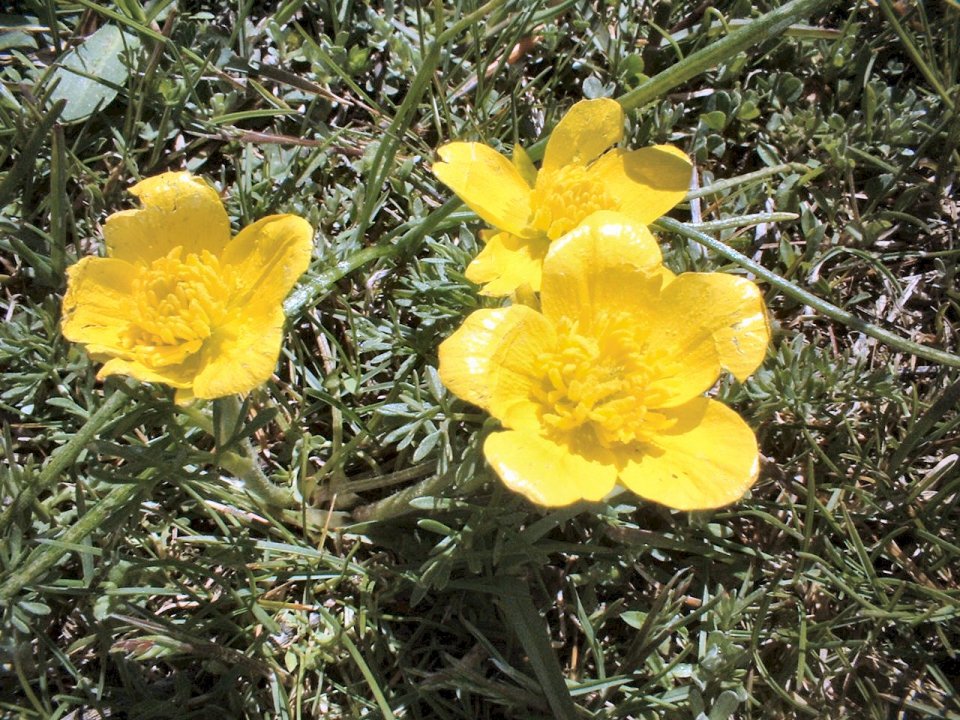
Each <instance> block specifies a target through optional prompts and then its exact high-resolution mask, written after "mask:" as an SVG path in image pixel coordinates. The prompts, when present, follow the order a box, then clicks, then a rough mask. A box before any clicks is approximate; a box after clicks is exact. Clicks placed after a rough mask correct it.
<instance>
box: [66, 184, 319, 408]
mask: <svg viewBox="0 0 960 720" xmlns="http://www.w3.org/2000/svg"><path fill="white" fill-rule="evenodd" d="M130 192H132V193H133V194H134V195H136V196H137V197H139V198H140V201H141V202H142V203H143V208H142V209H139V210H124V211H122V212H118V213H115V214H113V215H111V216H110V217H109V218H107V221H106V223H105V225H104V227H103V234H104V239H105V240H106V246H107V257H85V258H83V259H82V260H80V262H78V263H77V264H76V265H73V266H72V267H70V268H69V269H68V270H67V292H66V295H65V297H64V299H63V320H62V328H63V334H64V337H66V338H67V339H68V340H72V341H74V342H78V343H82V344H83V345H85V346H86V349H87V351H88V352H89V353H90V355H91V356H92V357H93V358H94V359H96V360H100V361H105V364H104V366H103V367H102V368H101V369H100V372H99V373H98V377H100V378H104V377H106V376H108V375H117V374H120V375H130V376H132V377H135V378H137V379H138V380H142V381H145V382H159V383H165V384H167V385H170V386H172V387H174V388H176V399H177V402H180V403H183V402H188V401H190V400H192V399H193V398H216V397H221V396H224V395H230V394H233V393H245V392H248V391H250V390H252V389H253V388H255V387H256V386H258V385H260V384H261V383H263V382H264V381H266V380H267V379H268V378H269V377H270V375H271V373H272V372H273V369H274V366H275V365H276V363H277V357H278V355H279V353H280V344H281V341H282V338H283V324H284V314H283V308H282V305H281V303H282V301H283V299H284V297H285V296H286V294H287V293H288V292H289V291H290V289H291V288H292V287H293V285H294V283H295V282H296V281H297V278H298V277H300V275H301V274H303V272H304V270H306V269H307V265H308V264H309V262H310V255H311V252H312V248H313V229H312V228H311V227H310V225H309V223H307V221H306V220H304V219H303V218H300V217H297V216H296V215H271V216H270V217H265V218H263V219H262V220H259V221H257V222H255V223H254V224H253V225H250V226H249V227H247V228H244V229H243V230H242V231H241V232H240V233H239V234H238V235H237V236H236V237H233V238H231V236H230V220H229V219H228V218H227V213H226V210H224V207H223V204H222V203H221V202H220V198H219V196H218V195H217V192H216V190H214V189H213V188H212V187H210V185H208V184H207V183H206V182H204V181H203V180H201V179H200V178H196V177H194V176H192V175H191V174H190V173H187V172H168V173H164V174H162V175H158V176H156V177H151V178H147V179H146V180H143V181H142V182H140V183H137V184H136V185H135V186H134V187H132V188H131V189H130Z"/></svg>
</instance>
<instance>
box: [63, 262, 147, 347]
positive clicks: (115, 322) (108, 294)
mask: <svg viewBox="0 0 960 720" xmlns="http://www.w3.org/2000/svg"><path fill="white" fill-rule="evenodd" d="M136 273H137V270H136V268H134V267H132V266H131V265H130V264H129V263H127V262H124V261H123V260H115V259H113V258H98V257H85V258H83V259H81V260H80V262H78V263H76V264H75V265H72V266H70V267H69V268H67V292H66V295H65V296H64V298H63V316H62V319H61V328H62V331H63V336H64V337H65V338H66V339H67V340H70V341H72V342H78V343H83V344H84V345H87V346H88V347H89V348H90V350H91V351H92V352H98V353H104V352H121V351H122V350H123V343H122V336H123V334H124V332H125V331H126V329H127V327H128V325H129V321H130V311H131V308H130V288H131V284H132V281H133V278H134V277H135V275H136Z"/></svg>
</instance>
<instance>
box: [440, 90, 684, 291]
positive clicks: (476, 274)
mask: <svg viewBox="0 0 960 720" xmlns="http://www.w3.org/2000/svg"><path fill="white" fill-rule="evenodd" d="M622 137H623V109H622V108H621V107H620V104H619V103H618V102H616V101H615V100H610V99H609V98H603V99H599V100H581V101H580V102H578V103H576V104H575V105H574V106H573V107H572V108H570V111H569V112H568V113H567V114H566V115H565V116H564V117H563V119H562V120H561V121H560V122H559V123H558V124H557V126H556V128H554V130H553V132H552V133H551V134H550V139H549V141H548V142H547V148H546V152H545V154H544V157H543V166H542V167H541V168H540V171H539V172H537V170H536V168H534V166H533V164H532V163H531V162H530V159H529V158H528V157H527V155H526V153H525V152H524V151H523V149H522V148H519V147H518V148H517V151H515V154H514V159H513V162H511V161H510V160H508V159H507V158H505V157H504V156H503V155H500V154H499V153H497V152H496V151H495V150H493V149H492V148H490V147H488V146H487V145H483V144H481V143H475V142H453V143H450V144H448V145H444V146H443V147H441V148H440V149H439V150H438V154H439V155H440V158H441V160H442V162H439V163H436V164H435V165H434V166H433V172H434V174H435V175H436V176H437V177H438V178H439V179H440V180H441V182H443V183H444V184H446V185H447V186H448V187H449V188H450V189H451V190H453V191H454V192H455V193H456V194H457V195H458V196H459V197H460V199H461V200H463V202H464V203H466V204H467V206H468V207H469V208H470V209H471V210H473V211H474V212H475V213H476V214H477V215H479V216H480V218H481V219H483V220H484V221H486V222H487V223H489V224H490V225H492V226H493V227H494V228H495V229H496V230H495V231H488V232H486V233H484V234H483V237H484V240H485V241H486V246H485V247H484V249H483V251H481V253H480V254H479V255H478V256H477V257H476V258H475V259H474V261H473V262H472V263H470V266H469V267H468V268H467V273H466V274H467V278H468V279H470V280H471V281H473V282H475V283H478V284H482V285H483V286H484V287H483V289H482V290H481V293H482V294H484V295H496V296H502V295H509V294H510V293H512V292H513V291H514V290H516V289H517V288H518V287H520V286H521V285H525V284H528V285H530V287H531V288H533V290H535V291H538V290H539V289H540V277H541V269H542V266H543V258H544V257H545V256H546V254H547V250H548V249H549V247H550V244H551V243H552V242H553V241H555V240H557V239H558V238H560V237H561V236H563V235H565V234H566V233H568V232H569V231H571V230H573V229H574V228H575V227H577V225H579V224H580V222H581V221H582V220H583V219H584V218H586V217H588V216H589V215H591V214H592V213H594V212H596V211H598V210H616V211H619V212H621V213H623V214H624V215H626V216H628V217H629V218H630V219H632V220H634V221H635V222H637V223H641V224H643V225H648V224H650V223H652V222H653V221H654V220H656V219H657V218H658V217H660V216H661V215H663V214H664V213H666V212H667V211H668V210H670V208H672V207H673V206H674V205H676V204H677V203H678V202H680V201H681V200H682V199H683V197H684V195H685V194H686V192H687V190H688V188H689V184H690V168H691V164H690V160H689V159H688V158H687V156H686V155H684V154H683V153H682V152H681V151H680V150H678V149H677V148H675V147H672V146H670V145H655V146H653V147H647V148H642V149H640V150H623V149H619V148H618V149H614V150H610V151H609V152H604V151H606V150H608V148H610V147H611V146H612V145H614V144H615V143H617V142H619V141H620V139H621V138H622Z"/></svg>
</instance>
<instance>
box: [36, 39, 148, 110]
mask: <svg viewBox="0 0 960 720" xmlns="http://www.w3.org/2000/svg"><path fill="white" fill-rule="evenodd" d="M139 45H140V41H139V39H138V38H137V37H136V36H135V35H128V34H126V33H124V32H122V31H121V30H120V29H119V28H117V27H115V26H113V25H104V26H103V27H102V28H100V29H99V30H97V31H96V32H95V33H94V34H93V35H91V36H90V37H88V38H87V39H86V40H84V41H83V43H82V44H80V45H79V46H77V47H76V48H74V49H73V50H71V51H70V52H68V53H66V54H65V55H64V56H63V58H62V59H61V61H60V63H59V66H58V67H57V69H56V70H54V72H53V78H54V79H55V80H57V81H58V84H57V87H56V88H55V89H54V91H53V93H51V96H50V97H51V99H52V100H54V101H56V100H61V99H63V100H66V101H67V104H66V107H65V108H64V109H63V114H62V115H61V116H60V119H61V120H63V121H64V122H77V121H79V120H85V119H86V118H88V117H90V116H91V115H92V114H93V113H94V112H96V111H97V110H102V109H103V108H104V107H106V106H107V105H109V104H110V102H112V101H113V99H114V98H115V97H116V96H117V92H118V90H119V88H120V87H122V86H123V84H124V83H125V82H126V81H127V75H128V74H129V68H128V67H127V65H126V63H125V62H124V60H123V53H124V51H125V50H133V49H136V48H137V47H138V46H139Z"/></svg>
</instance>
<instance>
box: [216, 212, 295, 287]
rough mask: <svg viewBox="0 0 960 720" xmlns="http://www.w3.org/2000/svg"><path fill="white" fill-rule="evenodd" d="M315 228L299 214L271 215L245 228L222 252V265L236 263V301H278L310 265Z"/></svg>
mask: <svg viewBox="0 0 960 720" xmlns="http://www.w3.org/2000/svg"><path fill="white" fill-rule="evenodd" d="M312 252H313V228H312V227H311V226H310V223H308V222H307V221H306V220H304V219H303V218H301V217H298V216H296V215H270V216H268V217H265V218H263V219H262V220H258V221H257V222H255V223H254V224H253V225H249V226H247V227H245V228H244V229H243V230H241V231H240V233H239V234H238V235H237V236H236V237H235V238H234V239H233V240H231V241H230V242H229V243H228V244H227V247H226V248H225V249H224V251H223V255H222V257H221V264H226V265H230V266H233V269H234V272H235V273H236V281H237V285H238V287H240V288H243V291H242V292H241V293H240V295H239V297H238V298H237V300H238V301H239V302H240V303H242V304H246V303H247V302H248V301H249V300H253V301H255V302H256V303H258V304H279V303H281V302H282V301H283V299H284V298H285V297H286V296H287V293H289V292H290V288H292V287H293V286H294V284H295V283H296V282H297V278H299V277H300V276H301V275H303V273H304V271H305V270H306V269H307V267H308V266H309V265H310V255H311V254H312Z"/></svg>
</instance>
